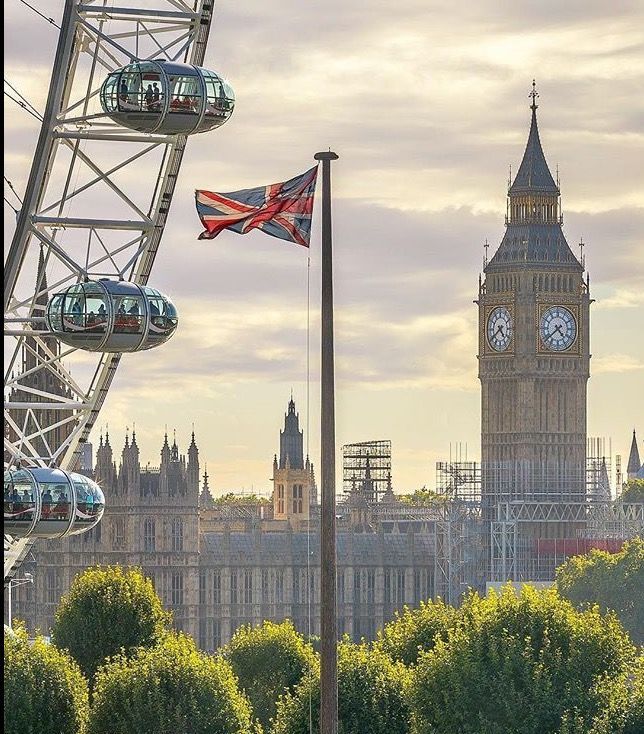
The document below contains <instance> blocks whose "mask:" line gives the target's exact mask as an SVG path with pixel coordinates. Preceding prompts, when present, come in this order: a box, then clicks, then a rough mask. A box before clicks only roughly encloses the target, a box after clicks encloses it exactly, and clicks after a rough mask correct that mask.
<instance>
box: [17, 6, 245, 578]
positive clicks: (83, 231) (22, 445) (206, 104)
mask: <svg viewBox="0 0 644 734" xmlns="http://www.w3.org/2000/svg"><path fill="white" fill-rule="evenodd" d="M136 5H137V6H136V7H133V6H132V5H131V4H126V3H123V4H122V5H121V6H119V2H118V0H110V2H108V1H107V0H102V1H101V2H99V1H98V0H94V1H93V0H82V1H81V0H66V2H65V7H64V12H63V18H62V22H61V29H60V35H59V39H58V46H57V49H56V55H55V60H54V64H53V73H52V78H51V83H50V87H49V93H48V97H47V103H46V107H45V110H44V113H43V115H42V126H41V129H40V134H39V137H38V141H37V144H36V148H35V153H34V157H33V162H32V167H31V171H30V175H29V179H28V183H27V186H26V190H25V193H24V201H23V204H22V207H21V209H20V211H19V212H18V213H17V224H16V229H15V234H14V236H13V240H12V242H11V245H10V248H9V250H8V253H7V256H6V259H5V276H4V315H5V325H4V326H5V332H4V333H5V381H4V399H5V404H4V420H5V423H4V461H5V500H4V508H5V510H4V512H5V536H4V550H5V554H4V558H5V560H4V563H5V570H4V575H5V584H6V583H7V582H8V580H9V579H10V578H11V577H12V576H13V575H14V574H15V571H16V570H17V568H18V567H19V565H20V563H21V562H22V559H23V558H24V557H25V555H26V553H27V550H28V548H29V546H30V544H31V543H32V542H33V539H34V538H36V537H65V536H67V535H70V534H74V533H78V532H83V531H84V530H86V529H88V528H90V527H92V526H93V525H95V524H96V522H98V520H99V519H100V515H101V514H102V508H103V506H104V499H103V498H102V493H101V492H100V488H99V487H98V486H97V485H96V484H95V483H93V482H90V481H89V480H87V479H86V478H84V477H81V475H79V474H77V473H75V472H74V469H76V468H77V464H78V458H79V450H80V444H82V443H83V442H85V441H87V439H88V437H89V433H90V431H91V429H92V426H93V425H94V423H95V421H96V418H97V416H98V413H99V411H100V409H101V406H102V405H103V403H104V401H105V399H106V397H107V393H108V390H109V387H110V384H111V382H112V379H113V377H114V374H115V371H116V369H117V367H118V365H119V361H120V358H121V355H122V354H123V353H124V352H138V351H144V350H148V349H151V348H153V347H156V346H157V345H160V344H162V343H163V342H165V341H167V339H169V338H170V337H171V336H172V334H173V333H174V331H175V329H176V328H177V323H178V316H177V312H176V310H175V308H174V306H173V304H172V301H171V300H170V298H168V297H167V296H165V295H163V294H162V293H160V292H159V291H157V290H156V289H154V288H152V287H150V286H149V285H148V279H149V277H150V273H151V270H152V266H153V264H154V260H155V257H156V254H157V250H158V248H159V244H160V241H161V237H162V235H163V231H164V227H165V223H166V219H167V216H168V211H169V208H170V204H171V202H172V197H173V193H174V189H175V185H176V181H177V175H178V173H179V169H180V166H181V160H182V157H183V153H184V150H185V146H186V142H187V138H188V135H190V134H192V133H199V132H205V131H207V130H212V129H214V128H216V127H218V126H220V125H221V124H223V123H224V122H225V121H226V120H227V119H228V118H229V117H230V115H231V114H232V111H233V108H234V94H233V91H232V89H231V87H230V86H229V85H228V83H227V82H226V81H225V80H224V79H222V78H221V77H219V76H218V75H217V74H216V73H214V72H211V71H208V70H207V69H203V68H202V66H201V65H202V63H203V60H204V55H205V50H206V44H207V41H208V35H209V31H210V26H211V20H212V9H213V2H212V0H196V1H195V2H194V3H189V2H184V1H183V0H139V2H137V4H136ZM139 358H141V359H145V358H147V357H146V356H145V355H141V356H140V357H139ZM88 482H89V484H88ZM90 485H93V486H90ZM55 492H57V493H58V494H57V495H56V493H55Z"/></svg>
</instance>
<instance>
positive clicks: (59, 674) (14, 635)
mask: <svg viewBox="0 0 644 734" xmlns="http://www.w3.org/2000/svg"><path fill="white" fill-rule="evenodd" d="M88 706H89V704H88V693H87V681H86V680H85V678H84V677H83V674H82V673H81V671H80V668H79V667H78V665H77V664H76V663H75V662H74V661H73V660H72V659H71V658H70V657H69V656H68V655H67V654H66V653H65V652H62V651H61V650H58V649H57V648H56V647H55V646H54V645H50V644H48V643H47V642H45V640H44V639H43V638H42V637H38V638H37V639H36V640H35V642H33V644H30V643H29V642H28V641H27V633H26V631H25V630H24V628H18V629H17V630H16V631H15V632H12V631H7V628H5V635H4V729H5V732H7V734H61V732H65V734H83V733H84V732H85V726H86V723H87V716H88Z"/></svg>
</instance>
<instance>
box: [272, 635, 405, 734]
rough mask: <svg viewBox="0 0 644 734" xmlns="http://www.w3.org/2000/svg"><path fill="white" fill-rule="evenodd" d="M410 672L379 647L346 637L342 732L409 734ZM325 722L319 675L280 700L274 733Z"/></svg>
mask: <svg viewBox="0 0 644 734" xmlns="http://www.w3.org/2000/svg"><path fill="white" fill-rule="evenodd" d="M408 680H409V673H408V671H407V669H406V668H405V666H404V665H402V664H401V663H395V662H394V661H393V660H391V658H390V657H389V656H388V655H385V653H384V652H382V651H381V650H378V649H370V648H369V646H367V645H366V644H360V645H354V644H352V643H350V642H343V643H341V644H340V645H339V646H338V720H339V722H338V723H339V731H340V732H341V733H342V734H407V733H408V732H409V729H410V721H411V719H410V709H409V705H408V703H407V695H406V687H407V683H408ZM309 715H310V717H311V720H312V724H313V731H318V730H319V727H320V676H319V673H318V672H317V671H316V672H315V673H314V674H313V675H310V676H307V677H306V678H304V680H303V681H302V683H300V685H299V686H298V687H297V688H296V689H295V691H294V692H293V693H292V694H287V695H285V696H283V697H282V698H281V699H280V700H279V701H278V704H277V716H276V719H275V722H274V724H273V728H272V730H271V734H309Z"/></svg>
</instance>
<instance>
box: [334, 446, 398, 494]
mask: <svg viewBox="0 0 644 734" xmlns="http://www.w3.org/2000/svg"><path fill="white" fill-rule="evenodd" d="M390 486H391V441H364V442H362V443H350V444H346V445H345V446H343V447H342V489H343V492H344V495H345V497H348V496H350V495H351V494H352V493H363V491H364V494H363V496H364V498H365V499H366V500H367V502H378V500H379V499H380V497H382V495H383V494H384V493H385V492H386V491H387V488H388V487H390Z"/></svg>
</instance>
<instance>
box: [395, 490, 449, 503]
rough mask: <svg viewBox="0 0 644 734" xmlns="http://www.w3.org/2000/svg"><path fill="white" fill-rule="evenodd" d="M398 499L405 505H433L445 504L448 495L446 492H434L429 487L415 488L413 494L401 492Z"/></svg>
mask: <svg viewBox="0 0 644 734" xmlns="http://www.w3.org/2000/svg"><path fill="white" fill-rule="evenodd" d="M397 497H398V499H399V500H400V501H401V502H402V503H403V504H405V505H413V506H414V507H431V506H433V505H435V504H437V503H438V504H445V502H447V499H448V498H447V497H446V496H445V495H444V494H439V493H438V492H434V491H433V490H431V489H427V487H421V488H420V489H416V490H414V491H413V492H412V493H411V494H399V495H397Z"/></svg>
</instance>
